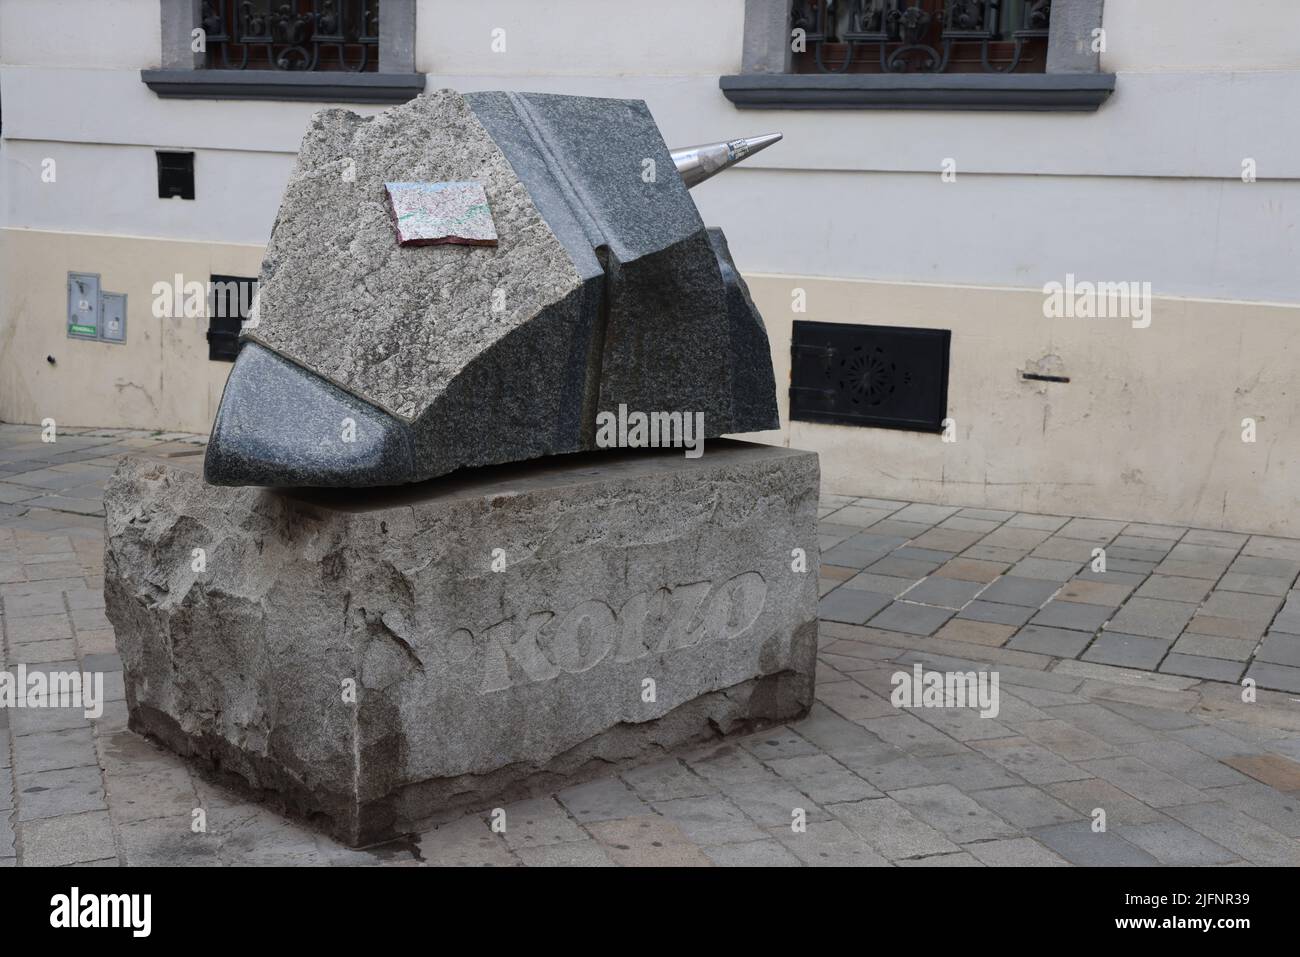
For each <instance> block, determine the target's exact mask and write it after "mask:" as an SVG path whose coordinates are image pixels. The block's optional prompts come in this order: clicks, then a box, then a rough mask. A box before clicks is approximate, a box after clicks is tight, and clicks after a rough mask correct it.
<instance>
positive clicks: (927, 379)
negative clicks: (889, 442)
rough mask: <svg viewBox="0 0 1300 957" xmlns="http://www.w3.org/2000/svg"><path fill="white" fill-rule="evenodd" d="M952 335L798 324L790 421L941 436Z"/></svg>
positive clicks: (891, 328) (793, 349)
mask: <svg viewBox="0 0 1300 957" xmlns="http://www.w3.org/2000/svg"><path fill="white" fill-rule="evenodd" d="M951 338H952V333H951V332H950V331H949V330H947V329H910V328H906V327H902V326H860V325H853V324H850V323H839V322H808V321H803V320H797V321H796V322H795V323H794V336H793V341H792V345H791V353H792V355H791V357H790V358H791V363H790V370H791V372H790V418H791V419H795V420H798V421H801V422H834V423H839V424H841V425H860V426H873V427H876V428H885V429H907V430H910V431H913V432H942V431H943V420H944V418H945V417H946V416H947V415H948V411H947V410H948V347H949V344H950V341H951Z"/></svg>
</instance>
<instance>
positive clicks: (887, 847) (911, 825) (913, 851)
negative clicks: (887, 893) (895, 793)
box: [828, 797, 960, 861]
mask: <svg viewBox="0 0 1300 957" xmlns="http://www.w3.org/2000/svg"><path fill="white" fill-rule="evenodd" d="M828 810H829V811H830V812H831V813H832V814H834V815H835V816H836V817H837V818H838V819H839V820H840V821H841V822H843V824H844V825H845V827H847V828H848V829H849V830H850V831H852V832H854V833H855V834H857V835H858V836H859V837H861V838H863V840H865V841H866V842H867V843H868V844H870V845H871V846H872V847H874V848H875V849H876V850H877V851H879V852H880V853H881V854H883V855H884V856H885V857H887V858H888V859H889V860H891V861H896V860H900V859H904V858H913V857H922V856H925V855H929V854H949V853H956V852H957V851H959V850H960V848H958V847H957V845H956V844H954V843H952V842H951V841H950V840H948V838H946V837H945V836H944V835H943V833H942V832H940V831H939V830H937V829H936V828H933V827H931V826H930V825H929V824H926V823H925V822H924V821H922V820H920V819H919V818H918V817H916V816H915V815H914V814H912V813H911V811H909V810H908V809H907V808H906V807H904V806H903V805H902V804H899V803H898V802H897V801H894V800H893V799H891V798H888V797H884V798H873V799H870V800H866V801H855V802H852V803H848V804H832V805H831V806H830V807H829V808H828Z"/></svg>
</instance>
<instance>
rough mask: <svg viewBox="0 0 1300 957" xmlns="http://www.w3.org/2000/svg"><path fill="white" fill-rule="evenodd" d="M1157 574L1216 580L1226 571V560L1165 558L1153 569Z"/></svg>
mask: <svg viewBox="0 0 1300 957" xmlns="http://www.w3.org/2000/svg"><path fill="white" fill-rule="evenodd" d="M1154 571H1155V573H1156V574H1159V575H1177V576H1179V577H1182V578H1204V579H1207V580H1209V581H1217V580H1218V579H1219V577H1220V576H1222V575H1223V573H1224V572H1225V571H1227V562H1212V561H1199V562H1198V561H1185V560H1181V559H1175V558H1166V559H1165V560H1164V561H1162V562H1161V563H1160V564H1159V565H1157V566H1156V567H1155V569H1154Z"/></svg>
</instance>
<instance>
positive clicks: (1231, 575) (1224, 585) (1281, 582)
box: [1214, 570, 1291, 597]
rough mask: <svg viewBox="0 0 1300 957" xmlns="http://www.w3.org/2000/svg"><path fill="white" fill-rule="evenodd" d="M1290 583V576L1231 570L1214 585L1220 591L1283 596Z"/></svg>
mask: <svg viewBox="0 0 1300 957" xmlns="http://www.w3.org/2000/svg"><path fill="white" fill-rule="evenodd" d="M1290 585H1291V579H1288V578H1270V577H1268V576H1267V575H1246V574H1241V573H1239V572H1234V571H1231V570H1230V571H1228V572H1227V574H1225V575H1224V576H1223V577H1222V578H1220V579H1219V581H1218V583H1217V584H1216V585H1215V586H1214V587H1215V588H1217V589H1219V590H1220V591H1241V592H1248V593H1250V594H1253V595H1276V596H1278V597H1281V596H1283V595H1285V594H1286V592H1287V588H1289V587H1290Z"/></svg>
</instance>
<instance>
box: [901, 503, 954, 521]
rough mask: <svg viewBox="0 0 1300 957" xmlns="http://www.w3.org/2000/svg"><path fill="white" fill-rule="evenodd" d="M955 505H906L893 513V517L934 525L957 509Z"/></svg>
mask: <svg viewBox="0 0 1300 957" xmlns="http://www.w3.org/2000/svg"><path fill="white" fill-rule="evenodd" d="M958 510H959V509H958V507H957V506H953V505H923V504H912V505H907V506H905V507H903V508H901V509H899V510H898V511H897V512H895V513H894V515H893V517H894V518H895V519H897V520H898V521H900V522H921V523H923V524H925V525H935V524H937V523H939V522H942V521H943V520H944V519H945V518H947V517H948V516H949V515H953V514H955V513H956V512H957V511H958Z"/></svg>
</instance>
